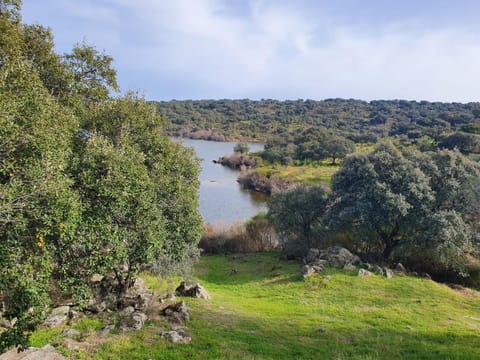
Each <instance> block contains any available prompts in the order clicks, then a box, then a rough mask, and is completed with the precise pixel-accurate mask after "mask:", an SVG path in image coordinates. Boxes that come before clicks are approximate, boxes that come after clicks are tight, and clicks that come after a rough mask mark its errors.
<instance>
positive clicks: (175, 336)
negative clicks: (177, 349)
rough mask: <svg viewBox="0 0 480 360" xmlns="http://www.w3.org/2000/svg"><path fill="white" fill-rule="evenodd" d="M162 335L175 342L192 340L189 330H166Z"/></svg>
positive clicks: (186, 342) (183, 342)
mask: <svg viewBox="0 0 480 360" xmlns="http://www.w3.org/2000/svg"><path fill="white" fill-rule="evenodd" d="M162 337H164V338H166V339H168V340H170V341H171V342H172V343H174V344H188V343H190V342H191V341H192V338H191V337H190V335H189V334H188V332H187V331H185V330H183V329H177V330H170V331H165V332H163V333H162Z"/></svg>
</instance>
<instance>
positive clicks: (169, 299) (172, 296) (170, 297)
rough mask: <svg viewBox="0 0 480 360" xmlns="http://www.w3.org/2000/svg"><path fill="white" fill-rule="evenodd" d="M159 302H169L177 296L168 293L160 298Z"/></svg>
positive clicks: (175, 299)
mask: <svg viewBox="0 0 480 360" xmlns="http://www.w3.org/2000/svg"><path fill="white" fill-rule="evenodd" d="M159 301H160V304H165V303H171V302H175V301H177V297H176V296H175V295H173V294H168V295H167V296H165V297H162V298H160V300H159Z"/></svg>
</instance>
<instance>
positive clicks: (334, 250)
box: [311, 246, 361, 268]
mask: <svg viewBox="0 0 480 360" xmlns="http://www.w3.org/2000/svg"><path fill="white" fill-rule="evenodd" d="M313 253H314V252H312V253H311V254H313ZM317 259H321V260H326V261H328V262H329V263H330V265H331V266H333V267H336V268H343V267H344V266H345V265H347V264H353V265H355V264H359V263H360V262H361V261H360V258H359V257H358V256H357V255H354V254H352V253H351V252H350V251H348V250H347V249H345V248H343V247H341V246H332V247H329V248H328V249H325V250H320V251H319V254H318V256H317Z"/></svg>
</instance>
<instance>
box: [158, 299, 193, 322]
mask: <svg viewBox="0 0 480 360" xmlns="http://www.w3.org/2000/svg"><path fill="white" fill-rule="evenodd" d="M162 315H163V316H165V317H166V318H167V319H168V320H169V321H171V322H173V323H177V324H182V323H184V322H185V321H187V320H188V319H189V318H190V316H189V314H188V308H187V305H186V304H185V302H183V301H180V302H178V303H175V304H171V305H168V306H166V307H165V308H164V309H163V310H162Z"/></svg>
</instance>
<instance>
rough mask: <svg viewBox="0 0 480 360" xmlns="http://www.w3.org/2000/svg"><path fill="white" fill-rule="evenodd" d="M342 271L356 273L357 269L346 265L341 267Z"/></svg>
mask: <svg viewBox="0 0 480 360" xmlns="http://www.w3.org/2000/svg"><path fill="white" fill-rule="evenodd" d="M343 270H345V271H356V270H357V267H356V266H355V265H353V264H346V265H345V266H344V267H343Z"/></svg>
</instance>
